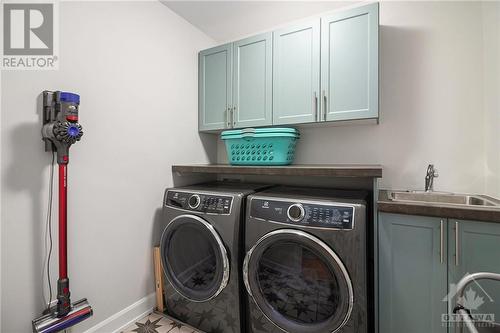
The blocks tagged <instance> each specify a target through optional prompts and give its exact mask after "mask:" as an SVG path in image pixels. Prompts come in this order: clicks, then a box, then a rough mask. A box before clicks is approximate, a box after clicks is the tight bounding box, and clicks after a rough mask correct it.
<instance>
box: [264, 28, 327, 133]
mask: <svg viewBox="0 0 500 333" xmlns="http://www.w3.org/2000/svg"><path fill="white" fill-rule="evenodd" d="M273 37H274V48H273V51H274V57H273V60H274V61H273V65H274V71H273V73H274V77H273V124H276V125H281V124H298V123H310V122H314V121H316V115H317V113H318V108H319V104H318V97H319V74H320V72H319V52H320V45H319V43H320V21H319V19H317V20H314V21H311V22H306V23H303V24H299V25H295V26H290V27H287V28H285V29H281V30H278V31H275V32H274V36H273Z"/></svg>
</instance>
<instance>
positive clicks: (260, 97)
mask: <svg viewBox="0 0 500 333" xmlns="http://www.w3.org/2000/svg"><path fill="white" fill-rule="evenodd" d="M272 39H273V35H272V33H266V34H262V35H259V36H254V37H250V38H246V39H243V40H240V41H238V42H235V43H234V48H233V49H234V85H233V100H234V111H233V112H234V116H233V117H234V120H233V126H234V127H249V126H265V125H271V124H272V78H273V73H272V67H273V66H272V62H273V59H272V55H273V52H272V47H273V44H272Z"/></svg>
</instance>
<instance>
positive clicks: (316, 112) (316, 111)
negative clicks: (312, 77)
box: [314, 91, 319, 121]
mask: <svg viewBox="0 0 500 333" xmlns="http://www.w3.org/2000/svg"><path fill="white" fill-rule="evenodd" d="M314 115H315V118H316V121H319V119H318V118H319V112H318V93H317V92H316V91H315V92H314Z"/></svg>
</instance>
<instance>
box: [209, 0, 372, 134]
mask: <svg viewBox="0 0 500 333" xmlns="http://www.w3.org/2000/svg"><path fill="white" fill-rule="evenodd" d="M378 34H379V5H378V3H373V4H368V5H365V6H360V7H357V8H353V9H349V10H344V11H340V12H337V13H334V14H330V15H325V16H322V17H321V18H316V19H312V20H309V21H303V22H301V23H298V24H294V25H290V26H287V27H285V28H282V29H279V30H276V31H273V32H269V33H264V34H260V35H257V36H253V37H249V38H246V39H243V40H240V41H236V42H234V43H230V44H224V45H221V46H218V47H215V48H211V49H208V50H204V51H202V52H200V55H199V118H200V120H199V130H200V131H216V130H222V129H227V128H243V127H258V126H269V125H296V124H305V123H319V122H329V121H342V120H358V119H378V117H379V107H378V104H379V96H378V77H379V71H378V62H379V56H378V51H379V35H378Z"/></svg>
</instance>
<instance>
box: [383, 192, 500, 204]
mask: <svg viewBox="0 0 500 333" xmlns="http://www.w3.org/2000/svg"><path fill="white" fill-rule="evenodd" d="M388 196H389V200H392V201H400V202H422V203H423V202H425V203H439V204H450V205H462V206H487V207H500V202H496V201H494V200H489V199H487V198H484V197H481V196H478V195H470V194H454V193H445V192H410V191H390V192H389V193H388Z"/></svg>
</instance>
